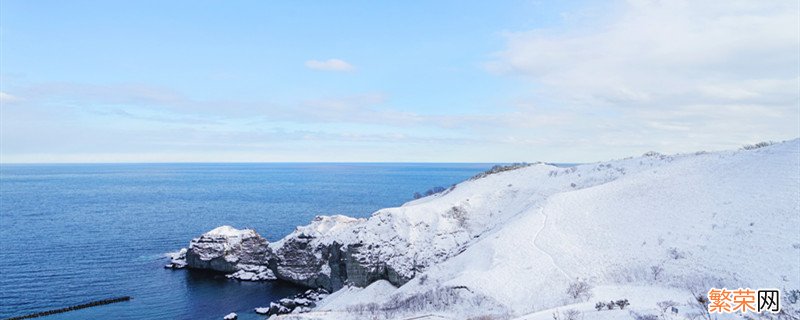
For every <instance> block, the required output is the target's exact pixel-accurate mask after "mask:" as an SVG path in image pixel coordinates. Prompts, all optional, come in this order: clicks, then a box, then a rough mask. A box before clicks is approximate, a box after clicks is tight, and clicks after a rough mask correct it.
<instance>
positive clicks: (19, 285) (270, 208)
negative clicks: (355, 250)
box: [0, 164, 490, 319]
mask: <svg viewBox="0 0 800 320" xmlns="http://www.w3.org/2000/svg"><path fill="white" fill-rule="evenodd" d="M489 167H490V165H488V164H102V165H95V164H92V165H2V166H0V289H1V290H0V318H7V317H11V316H17V315H23V314H28V313H33V312H38V311H44V310H48V309H54V308H60V307H65V306H69V305H74V304H80V303H83V302H87V301H91V300H98V299H104V298H109V297H115V296H126V295H127V296H132V297H133V300H132V301H130V302H123V303H118V304H112V305H107V306H101V307H96V308H90V309H84V310H81V311H75V312H69V313H64V314H61V315H56V316H49V317H46V318H44V319H156V318H162V319H221V318H222V316H224V315H225V314H227V313H229V312H237V313H239V316H240V319H259V318H263V317H259V316H257V315H256V314H255V313H253V312H252V310H253V308H255V307H259V306H267V305H268V304H269V301H271V300H275V299H278V298H281V297H283V296H286V295H290V294H293V293H296V292H298V291H299V290H300V288H297V287H293V286H288V285H281V284H274V283H250V282H238V281H235V280H228V279H226V278H224V277H221V276H219V275H217V274H214V273H207V272H197V271H187V270H178V271H173V270H167V269H164V268H162V266H163V265H164V264H165V263H166V260H165V258H164V253H166V252H169V251H174V250H176V249H178V248H181V247H185V246H186V245H187V243H188V241H189V240H190V239H191V238H192V237H195V236H197V235H199V234H201V233H203V232H206V231H208V230H211V229H213V228H215V227H217V226H220V225H223V224H229V225H232V226H234V227H237V228H244V227H251V228H255V229H256V230H257V231H258V232H259V233H260V234H261V235H262V236H264V237H266V238H267V239H268V240H270V241H274V240H277V239H279V238H281V237H283V236H284V235H286V234H287V233H289V232H291V231H292V230H293V229H294V227H295V226H297V225H304V224H307V223H308V222H309V221H310V220H311V219H312V218H313V217H314V216H316V215H322V214H346V215H350V216H355V217H366V216H369V215H370V214H371V213H372V212H374V211H376V210H377V209H380V208H384V207H391V206H398V205H400V204H402V203H403V202H405V201H408V200H410V198H411V195H412V194H413V192H415V191H419V192H422V191H425V190H427V189H428V188H430V187H434V186H445V187H446V186H449V185H451V184H453V183H457V182H460V181H462V180H464V179H466V178H468V177H470V176H472V175H474V174H476V173H478V172H480V171H483V170H485V169H487V168H489Z"/></svg>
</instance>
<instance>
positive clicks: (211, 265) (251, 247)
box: [186, 226, 272, 273]
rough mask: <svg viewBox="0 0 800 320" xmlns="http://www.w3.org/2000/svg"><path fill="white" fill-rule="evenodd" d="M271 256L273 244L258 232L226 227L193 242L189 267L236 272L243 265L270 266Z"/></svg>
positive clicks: (187, 263) (187, 254) (210, 232)
mask: <svg viewBox="0 0 800 320" xmlns="http://www.w3.org/2000/svg"><path fill="white" fill-rule="evenodd" d="M271 256H272V252H271V250H270V249H269V243H268V242H267V240H266V239H264V238H263V237H261V236H260V235H259V234H258V233H256V232H255V231H253V230H237V229H234V228H232V227H229V226H222V227H219V228H216V229H214V230H211V231H209V232H207V233H205V234H203V235H202V236H200V237H198V238H195V239H193V240H192V241H191V243H190V244H189V249H188V250H187V252H186V265H187V266H188V267H189V268H196V269H209V270H215V271H220V272H225V273H234V272H237V271H239V270H240V269H242V267H241V266H240V265H267V264H268V262H269V259H270V257H271Z"/></svg>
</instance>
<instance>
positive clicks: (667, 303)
mask: <svg viewBox="0 0 800 320" xmlns="http://www.w3.org/2000/svg"><path fill="white" fill-rule="evenodd" d="M656 305H657V306H658V309H659V310H661V312H662V313H666V312H667V310H670V309H672V308H673V307H676V306H677V305H678V303H677V302H675V301H672V300H664V301H659V302H656Z"/></svg>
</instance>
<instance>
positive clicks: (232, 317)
mask: <svg viewBox="0 0 800 320" xmlns="http://www.w3.org/2000/svg"><path fill="white" fill-rule="evenodd" d="M237 318H238V315H237V314H236V313H235V312H231V313H229V314H227V315H225V317H224V318H222V319H224V320H235V319H237Z"/></svg>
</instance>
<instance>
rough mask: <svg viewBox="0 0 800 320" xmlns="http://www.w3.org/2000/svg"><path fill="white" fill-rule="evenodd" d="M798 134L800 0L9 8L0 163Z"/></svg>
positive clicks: (375, 158)
mask: <svg viewBox="0 0 800 320" xmlns="http://www.w3.org/2000/svg"><path fill="white" fill-rule="evenodd" d="M798 136H800V2H798V1H738V0H728V1H681V0H677V1H651V0H631V1H608V2H600V1H533V0H527V1H513V0H512V1H447V0H445V1H281V2H279V1H128V2H123V1H47V0H43V1H27V0H3V1H1V2H0V162H2V163H51V162H54V163H62V162H66V163H73V162H78V163H84V162H88V163H93V162H295V161H301V162H309V161H310V162H520V161H529V162H532V161H550V162H592V161H601V160H608V159H615V158H623V157H627V156H635V155H640V154H642V153H644V152H647V151H651V150H653V151H658V152H662V153H679V152H693V151H699V150H707V151H712V150H721V149H735V148H738V147H740V146H742V145H743V144H749V143H755V142H759V141H766V140H773V141H781V140H788V139H794V138H797V137H798Z"/></svg>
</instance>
